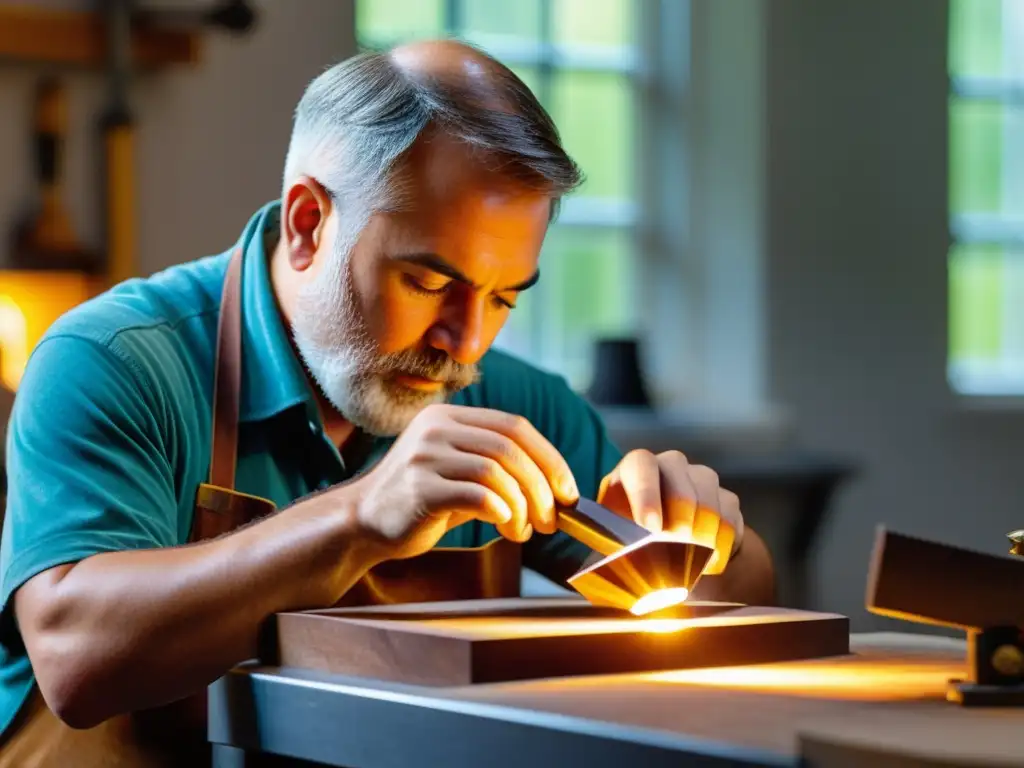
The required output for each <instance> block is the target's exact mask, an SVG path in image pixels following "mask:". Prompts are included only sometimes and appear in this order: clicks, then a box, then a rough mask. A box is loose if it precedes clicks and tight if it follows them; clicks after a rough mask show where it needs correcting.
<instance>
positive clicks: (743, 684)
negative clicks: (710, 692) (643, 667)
mask: <svg viewBox="0 0 1024 768" xmlns="http://www.w3.org/2000/svg"><path fill="white" fill-rule="evenodd" d="M964 672H965V669H964V665H963V664H961V663H956V662H950V661H943V660H939V659H924V658H922V659H902V660H895V661H883V660H878V659H857V658H854V659H850V658H845V659H844V660H843V661H842V662H836V661H828V660H824V661H807V662H787V663H780V664H765V665H760V666H750V667H717V668H711V669H688V670H679V671H673V672H658V673H653V674H649V675H645V679H647V680H650V681H651V682H662V683H674V684H683V685H697V686H711V687H715V688H725V689H729V690H742V691H751V692H756V693H770V694H778V695H788V696H804V697H813V698H829V699H849V700H856V701H882V700H892V699H918V698H932V697H942V696H944V695H945V690H946V682H947V680H949V679H950V678H951V677H962V676H963V675H964Z"/></svg>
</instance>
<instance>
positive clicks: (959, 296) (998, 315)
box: [949, 245, 1024, 394]
mask: <svg viewBox="0 0 1024 768" xmlns="http://www.w3.org/2000/svg"><path fill="white" fill-rule="evenodd" d="M949 293H950V315H949V323H950V327H949V349H950V375H951V378H952V380H953V383H954V385H955V386H957V387H958V388H960V389H961V390H963V391H968V392H977V393H989V394H1020V393H1024V251H1019V250H1017V251H1014V250H1010V249H1005V248H1001V247H999V246H989V245H961V246H957V247H956V248H954V249H953V252H952V253H951V255H950V271H949Z"/></svg>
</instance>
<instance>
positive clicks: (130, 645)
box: [15, 493, 371, 727]
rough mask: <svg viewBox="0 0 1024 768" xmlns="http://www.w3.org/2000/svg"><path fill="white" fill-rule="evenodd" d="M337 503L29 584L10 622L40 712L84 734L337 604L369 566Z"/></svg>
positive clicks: (173, 694) (84, 565)
mask: <svg viewBox="0 0 1024 768" xmlns="http://www.w3.org/2000/svg"><path fill="white" fill-rule="evenodd" d="M339 496H340V495H339V494H337V493H330V494H324V495H320V496H317V497H313V498H311V499H309V500H307V501H303V502H300V503H298V504H296V505H294V506H293V507H290V508H288V509H285V510H282V511H281V512H279V513H277V514H276V515H273V516H272V517H269V518H267V519H266V520H263V521H260V522H259V523H256V524H254V525H252V526H249V527H246V528H244V529H242V530H239V531H236V532H235V533H233V534H230V535H228V536H225V537H222V538H219V539H215V540H212V541H208V542H204V543H201V544H195V545H190V546H184V547H175V548H168V549H153V550H142V551H124V552H112V553H105V554H99V555H95V556H93V557H89V558H87V559H85V560H83V561H81V562H79V563H77V564H75V565H72V566H65V567H63V568H59V569H52V570H51V571H47V572H45V573H43V574H40V575H39V576H37V577H36V578H35V579H33V580H30V581H29V582H28V583H27V584H26V585H25V586H23V587H22V589H21V590H19V592H18V593H17V595H16V598H15V599H16V605H17V610H18V620H19V622H20V624H21V626H22V632H23V634H24V635H25V638H26V643H27V645H28V648H29V651H30V654H31V657H32V661H33V666H34V667H35V669H36V674H37V678H38V679H39V683H40V688H41V690H42V692H43V694H44V696H45V697H46V699H47V702H48V704H49V705H50V706H51V708H53V709H55V711H57V713H58V714H59V715H61V716H62V717H65V719H66V720H67V721H68V722H69V724H71V725H74V726H76V727H90V726H92V725H95V724H97V723H99V722H102V721H103V720H105V719H107V718H109V717H111V716H114V715H117V714H121V713H124V712H129V711H134V710H137V709H142V708H148V707H153V706H158V705H161V704H164V703H167V702H170V701H173V700H176V699H179V698H183V697H185V696H188V695H191V694H193V693H196V692H200V691H202V689H203V688H204V687H205V686H206V685H208V684H209V683H210V682H212V681H213V680H215V679H216V678H217V677H218V676H220V675H221V674H223V673H224V672H225V671H227V670H228V669H229V668H230V667H231V666H233V665H234V664H237V663H238V662H240V661H244V660H245V659H248V658H252V657H253V656H254V655H255V653H256V643H257V636H258V629H259V626H260V624H261V623H262V622H263V621H265V620H266V619H267V617H269V616H271V615H272V614H274V613H276V612H278V611H283V610H293V609H302V608H312V607H324V606H328V605H330V604H332V603H334V602H336V601H337V600H338V599H340V597H341V596H342V595H343V594H344V593H345V591H347V590H348V589H349V588H350V587H351V586H352V584H354V583H355V581H357V580H358V579H359V578H360V577H361V576H362V575H363V574H364V573H365V572H366V569H367V568H368V567H369V566H370V565H371V563H370V562H369V558H368V556H367V555H366V553H364V552H363V551H362V547H361V546H360V544H359V538H358V536H357V535H356V530H355V524H354V522H353V521H354V518H355V515H354V512H353V510H352V509H351V506H352V505H351V504H347V503H346V502H345V500H344V499H342V498H339ZM44 592H45V594H44Z"/></svg>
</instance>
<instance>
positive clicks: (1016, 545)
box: [1006, 528, 1024, 557]
mask: <svg viewBox="0 0 1024 768" xmlns="http://www.w3.org/2000/svg"><path fill="white" fill-rule="evenodd" d="M1006 538H1008V539H1009V540H1010V554H1011V555H1018V556H1020V557H1024V528H1021V529H1020V530H1017V531H1010V532H1009V533H1008V534H1006Z"/></svg>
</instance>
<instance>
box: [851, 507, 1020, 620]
mask: <svg viewBox="0 0 1024 768" xmlns="http://www.w3.org/2000/svg"><path fill="white" fill-rule="evenodd" d="M866 603H867V608H868V610H869V611H871V612H872V613H877V614H880V615H883V616H892V617H894V618H899V619H907V620H909V621H915V622H919V623H924V624H937V625H943V626H950V627H959V628H962V629H982V628H984V627H992V626H1001V625H1007V626H1020V627H1024V559H1022V558H1019V557H1012V556H1004V555H989V554H984V553H982V552H976V551H973V550H968V549H963V548H960V547H955V546H951V545H949V544H939V543H936V542H931V541H927V540H925V539H920V538H915V537H913V536H906V535H904V534H900V533H893V532H892V531H887V530H886V529H885V528H884V527H880V528H879V529H878V532H877V535H876V538H875V547H874V552H873V553H872V558H871V565H870V570H869V574H868V587H867V599H866Z"/></svg>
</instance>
